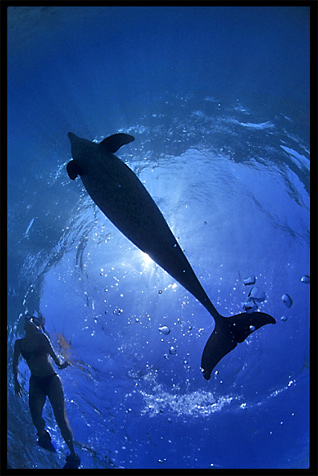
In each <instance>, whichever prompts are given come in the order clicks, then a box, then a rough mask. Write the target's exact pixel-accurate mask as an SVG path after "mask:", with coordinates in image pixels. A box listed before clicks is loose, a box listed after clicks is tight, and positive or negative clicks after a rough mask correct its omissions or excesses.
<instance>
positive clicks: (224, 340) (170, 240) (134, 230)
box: [67, 132, 276, 380]
mask: <svg viewBox="0 0 318 476" xmlns="http://www.w3.org/2000/svg"><path fill="white" fill-rule="evenodd" d="M68 137H69V139H70V142H71V151H72V160H71V161H70V162H69V163H68V164H67V172H68V175H69V177H70V178H71V179H72V180H75V178H76V177H77V176H78V175H79V176H80V177H81V179H82V182H83V185H84V187H85V188H86V190H87V192H88V194H89V195H90V196H91V198H92V199H93V201H94V202H95V203H96V205H97V206H98V207H99V208H100V209H101V211H102V212H103V213H104V214H105V215H106V217H107V218H108V219H109V220H110V221H111V222H112V223H113V224H114V225H115V226H116V227H117V228H118V229H119V230H120V231H121V232H122V233H123V234H124V235H125V236H126V237H127V238H128V239H129V240H130V241H132V243H134V244H135V245H136V246H137V247H138V248H139V249H140V250H141V251H143V252H144V253H147V255H148V256H150V258H152V259H153V261H155V262H156V263H157V264H158V265H159V266H161V268H163V269H164V270H165V271H166V272H167V273H168V274H170V276H172V277H173V278H174V279H175V280H176V281H178V282H179V283H180V284H181V285H182V286H183V287H184V288H185V289H187V290H188V291H189V292H190V293H191V294H192V295H193V296H194V297H195V298H196V299H197V300H198V301H199V302H200V303H201V304H202V305H203V306H204V307H205V308H206V310H207V311H208V312H209V313H210V314H211V315H212V317H213V318H214V321H215V327H214V330H213V332H212V334H211V335H210V337H209V339H208V341H207V343H206V345H205V348H204V350H203V354H202V360H201V370H202V373H203V376H204V378H205V379H206V380H209V378H210V376H211V372H212V370H213V369H214V367H215V366H216V364H217V363H218V362H219V361H220V360H221V359H222V358H223V357H224V356H225V355H226V354H228V353H229V352H230V351H231V350H233V349H234V348H235V347H236V346H237V344H238V343H240V342H243V341H244V340H245V339H246V338H247V337H248V336H249V335H250V334H251V333H252V332H253V331H254V330H256V329H259V328H260V327H262V326H264V325H265V324H269V323H272V324H275V323H276V321H275V319H274V318H273V317H272V316H270V315H269V314H265V313H263V312H250V313H247V312H243V313H240V314H237V315H235V316H232V317H224V316H221V314H219V313H218V311H217V310H216V308H215V307H214V305H213V304H212V302H211V301H210V299H209V298H208V296H207V294H206V292H205V291H204V289H203V287H202V286H201V284H200V282H199V280H198V278H197V277H196V275H195V273H194V271H193V269H192V267H191V265H190V263H189V261H188V260H187V258H186V257H185V255H184V253H183V251H182V249H181V248H180V246H179V244H178V242H177V240H176V238H175V237H174V235H173V233H172V232H171V230H170V228H169V226H168V224H167V222H166V220H165V219H164V217H163V215H162V213H161V211H160V210H159V208H158V206H157V205H156V203H155V202H154V200H153V199H152V197H151V196H150V194H149V193H148V191H147V190H146V188H145V187H144V185H143V184H142V183H141V181H140V180H139V179H138V177H137V176H136V175H135V174H134V172H133V171H132V170H131V169H130V168H129V167H128V166H127V165H126V164H125V163H124V162H122V161H121V160H120V159H118V157H116V156H115V155H114V153H115V152H116V151H117V150H118V149H119V148H120V147H121V146H123V145H124V144H129V143H130V142H132V141H133V140H134V137H133V136H131V135H128V134H123V133H120V134H114V135H111V136H110V137H107V138H106V139H104V140H103V141H102V142H100V143H95V142H91V141H89V140H87V139H81V138H79V137H77V136H76V135H75V134H73V133H71V132H69V134H68Z"/></svg>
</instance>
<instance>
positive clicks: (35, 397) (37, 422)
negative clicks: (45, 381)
mask: <svg viewBox="0 0 318 476" xmlns="http://www.w3.org/2000/svg"><path fill="white" fill-rule="evenodd" d="M45 399H46V396H45V393H44V392H43V391H42V390H41V389H40V388H39V387H38V385H37V384H36V381H35V380H34V379H33V378H32V376H31V378H30V386H29V407H30V413H31V418H32V422H33V425H34V426H35V428H36V429H37V430H38V435H39V437H40V438H41V437H43V436H44V434H45V430H44V429H45V421H44V419H43V418H42V411H43V407H44V403H45Z"/></svg>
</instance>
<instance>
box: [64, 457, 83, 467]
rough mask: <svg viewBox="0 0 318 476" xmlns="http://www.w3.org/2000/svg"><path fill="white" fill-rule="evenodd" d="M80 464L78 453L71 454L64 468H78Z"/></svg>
mask: <svg viewBox="0 0 318 476" xmlns="http://www.w3.org/2000/svg"><path fill="white" fill-rule="evenodd" d="M80 464H81V460H80V459H79V457H78V455H77V454H75V455H71V454H69V455H67V456H66V463H65V465H64V466H63V468H62V469H78V468H79V465H80Z"/></svg>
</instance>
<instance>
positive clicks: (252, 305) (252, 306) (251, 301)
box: [242, 274, 310, 322]
mask: <svg viewBox="0 0 318 476" xmlns="http://www.w3.org/2000/svg"><path fill="white" fill-rule="evenodd" d="M300 281H301V282H302V283H305V284H309V283H310V276H308V275H307V274H305V275H304V276H302V277H301V279H300ZM243 283H244V285H245V286H248V285H253V284H255V283H256V277H255V276H249V277H248V278H246V279H244V280H243ZM265 299H266V294H265V293H264V291H263V290H262V289H261V288H259V287H257V286H254V287H253V288H251V290H250V292H249V293H248V298H247V300H246V301H245V302H243V303H242V309H243V311H244V312H254V311H256V310H257V309H258V304H259V303H261V302H263V301H265ZM282 301H283V303H284V304H285V306H286V307H287V308H288V309H289V308H291V307H292V305H293V300H292V298H291V297H290V295H289V294H287V293H285V294H283V295H282ZM287 320H288V317H287V316H285V315H283V316H282V317H281V321H283V322H286V321H287Z"/></svg>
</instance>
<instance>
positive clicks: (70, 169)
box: [66, 160, 80, 180]
mask: <svg viewBox="0 0 318 476" xmlns="http://www.w3.org/2000/svg"><path fill="white" fill-rule="evenodd" d="M66 170H67V173H68V176H69V178H70V179H72V180H75V179H76V177H77V176H78V175H80V170H79V168H78V167H77V165H76V163H75V161H74V160H71V161H70V162H69V163H68V164H67V166H66Z"/></svg>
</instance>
